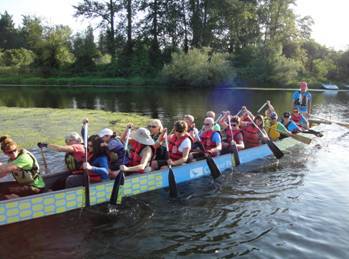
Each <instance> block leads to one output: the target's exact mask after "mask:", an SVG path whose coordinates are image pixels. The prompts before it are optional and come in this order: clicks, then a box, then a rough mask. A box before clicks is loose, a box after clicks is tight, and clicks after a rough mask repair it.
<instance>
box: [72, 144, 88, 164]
mask: <svg viewBox="0 0 349 259" xmlns="http://www.w3.org/2000/svg"><path fill="white" fill-rule="evenodd" d="M71 147H72V148H73V150H74V151H73V156H74V158H75V160H76V161H79V162H81V161H84V160H85V147H84V146H83V145H82V144H73V145H71Z"/></svg>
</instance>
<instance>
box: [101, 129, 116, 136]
mask: <svg viewBox="0 0 349 259" xmlns="http://www.w3.org/2000/svg"><path fill="white" fill-rule="evenodd" d="M113 134H114V132H113V131H112V130H111V129H108V128H105V129H102V130H101V131H100V132H98V136H99V137H100V138H103V137H104V136H112V135H113Z"/></svg>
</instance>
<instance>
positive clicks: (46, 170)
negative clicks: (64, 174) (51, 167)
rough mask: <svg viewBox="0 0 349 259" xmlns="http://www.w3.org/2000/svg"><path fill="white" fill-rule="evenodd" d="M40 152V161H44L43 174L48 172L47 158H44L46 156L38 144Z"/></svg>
mask: <svg viewBox="0 0 349 259" xmlns="http://www.w3.org/2000/svg"><path fill="white" fill-rule="evenodd" d="M40 153H41V157H42V161H43V162H44V167H45V174H48V166H47V160H46V157H45V154H44V150H43V149H42V147H41V146H40Z"/></svg>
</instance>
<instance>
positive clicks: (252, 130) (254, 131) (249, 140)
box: [242, 124, 261, 148]
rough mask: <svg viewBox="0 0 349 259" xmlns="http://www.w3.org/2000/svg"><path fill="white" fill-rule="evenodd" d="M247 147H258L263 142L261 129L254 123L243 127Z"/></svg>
mask: <svg viewBox="0 0 349 259" xmlns="http://www.w3.org/2000/svg"><path fill="white" fill-rule="evenodd" d="M242 134H243V136H244V143H245V145H246V148H250V147H257V146H259V145H260V144H261V141H260V137H259V130H258V128H256V127H255V126H254V125H252V124H251V125H248V126H247V127H244V128H243V129H242Z"/></svg>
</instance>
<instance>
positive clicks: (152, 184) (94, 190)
mask: <svg viewBox="0 0 349 259" xmlns="http://www.w3.org/2000/svg"><path fill="white" fill-rule="evenodd" d="M275 144H276V145H277V146H278V148H279V149H280V150H286V149H289V148H291V147H293V146H295V145H297V144H300V145H303V144H302V143H300V142H298V141H297V140H295V139H293V138H290V137H288V138H284V139H282V140H279V141H276V142H275ZM271 155H272V152H271V150H270V149H269V147H268V145H266V144H264V145H261V146H258V147H254V148H250V149H245V150H241V151H239V157H240V163H241V164H244V163H248V162H251V161H254V160H257V159H261V158H265V157H267V156H271ZM213 159H214V161H215V163H216V165H217V167H218V168H219V169H220V171H221V172H228V169H232V168H233V167H234V166H235V163H234V158H233V155H232V154H225V155H221V156H217V157H214V158H213ZM173 172H174V175H175V178H176V182H177V184H179V183H184V182H188V181H191V180H194V179H197V178H201V177H204V176H209V175H210V170H209V167H208V166H207V163H206V160H200V161H195V162H191V163H187V164H184V165H181V166H178V167H173ZM67 174H69V173H68V172H61V173H56V174H51V175H45V176H44V179H45V182H46V185H47V188H50V186H52V184H53V183H54V182H55V181H56V180H57V179H59V178H60V177H64V176H66V175H67ZM113 183H114V180H107V181H103V182H100V183H96V184H91V185H90V204H91V206H93V205H96V204H101V203H105V202H107V201H109V198H110V194H111V191H112V188H113ZM5 185H6V182H5V183H0V190H1V188H2V186H5ZM168 186H169V183H168V169H161V170H157V171H152V172H149V173H145V174H134V175H130V176H127V177H126V178H125V182H124V185H122V186H120V191H119V195H122V197H127V196H133V195H138V194H141V193H144V192H149V191H153V190H157V189H161V188H165V187H168ZM83 207H85V187H83V186H80V187H75V188H69V189H62V190H58V191H48V192H44V193H41V194H37V195H31V196H26V197H20V198H15V199H10V200H4V201H0V225H7V224H11V223H16V222H21V221H25V220H31V219H36V218H40V217H44V216H50V215H54V214H59V213H64V212H67V211H71V210H75V209H79V208H83Z"/></svg>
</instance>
